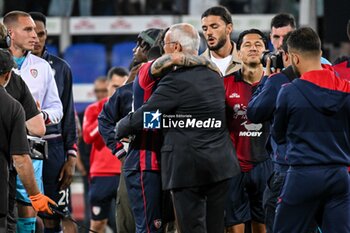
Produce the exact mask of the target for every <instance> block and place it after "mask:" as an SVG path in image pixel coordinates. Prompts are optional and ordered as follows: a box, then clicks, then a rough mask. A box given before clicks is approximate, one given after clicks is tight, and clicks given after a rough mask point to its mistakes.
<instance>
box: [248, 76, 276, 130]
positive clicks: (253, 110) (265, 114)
mask: <svg viewBox="0 0 350 233" xmlns="http://www.w3.org/2000/svg"><path fill="white" fill-rule="evenodd" d="M260 85H261V86H260ZM260 85H259V87H258V88H257V90H256V91H255V93H254V94H253V96H252V99H251V100H250V101H249V103H248V109H247V116H248V119H249V120H250V121H251V122H253V123H263V122H265V121H269V120H272V118H273V113H274V111H275V103H276V98H277V94H278V91H279V89H277V88H276V86H275V85H273V79H272V78H269V79H267V80H266V81H265V82H263V83H261V84H260Z"/></svg>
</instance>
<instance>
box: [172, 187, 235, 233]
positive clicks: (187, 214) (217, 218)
mask: <svg viewBox="0 0 350 233" xmlns="http://www.w3.org/2000/svg"><path fill="white" fill-rule="evenodd" d="M228 187H229V181H228V180H224V181H220V182H217V183H213V184H210V185H204V186H197V187H189V188H179V189H173V190H171V196H172V200H173V204H174V210H175V218H176V221H177V225H178V228H179V232H181V233H218V232H224V209H225V208H224V207H225V203H226V199H227V194H228Z"/></svg>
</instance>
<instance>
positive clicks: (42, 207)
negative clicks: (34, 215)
mask: <svg viewBox="0 0 350 233" xmlns="http://www.w3.org/2000/svg"><path fill="white" fill-rule="evenodd" d="M29 199H30V201H31V202H32V206H33V208H34V210H35V211H37V212H45V213H48V214H51V215H52V214H53V213H52V211H51V209H50V207H49V203H50V204H52V205H55V206H57V204H56V202H54V201H53V200H51V199H50V198H49V197H47V196H45V195H44V194H42V193H38V194H36V195H34V196H29Z"/></svg>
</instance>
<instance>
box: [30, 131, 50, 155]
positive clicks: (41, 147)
mask: <svg viewBox="0 0 350 233" xmlns="http://www.w3.org/2000/svg"><path fill="white" fill-rule="evenodd" d="M27 139H28V143H29V156H30V157H31V158H32V159H37V160H44V159H47V158H48V147H47V141H46V140H43V139H41V138H38V137H32V136H29V135H27Z"/></svg>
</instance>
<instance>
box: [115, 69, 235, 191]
mask: <svg viewBox="0 0 350 233" xmlns="http://www.w3.org/2000/svg"><path fill="white" fill-rule="evenodd" d="M157 110H159V112H160V113H162V120H163V121H162V122H161V125H162V128H163V135H164V143H163V146H162V153H161V171H162V184H163V189H174V188H184V187H194V186H201V185H206V184H211V183H215V182H219V181H222V180H225V179H228V178H230V177H232V176H234V175H235V174H238V173H239V172H240V169H239V165H238V160H237V157H236V154H235V150H234V148H233V145H232V143H231V140H230V137H229V133H228V130H227V127H226V119H225V91H224V85H223V82H222V79H220V76H219V75H218V74H216V73H215V72H213V71H211V70H209V69H207V68H205V67H203V66H198V67H195V68H181V69H178V70H176V71H174V72H171V73H169V74H168V75H166V76H165V77H164V78H162V79H161V81H160V82H159V84H158V87H157V89H156V90H155V92H154V93H153V94H152V96H151V98H150V99H149V100H148V101H147V102H146V103H145V104H144V105H143V106H142V107H141V108H139V109H138V110H137V111H136V112H134V113H133V114H129V115H128V116H127V117H125V118H123V119H122V120H121V121H120V122H119V124H118V126H117V129H116V133H117V136H118V137H122V136H126V135H128V134H130V133H132V132H134V131H135V130H137V129H141V128H142V126H143V116H144V113H145V114H148V112H156V111H157ZM181 121H183V125H182V126H181V125H177V126H174V125H173V124H174V123H176V122H178V124H181V123H180V122H181ZM170 125H171V126H170ZM146 126H147V125H146ZM207 126H208V127H207Z"/></svg>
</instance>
